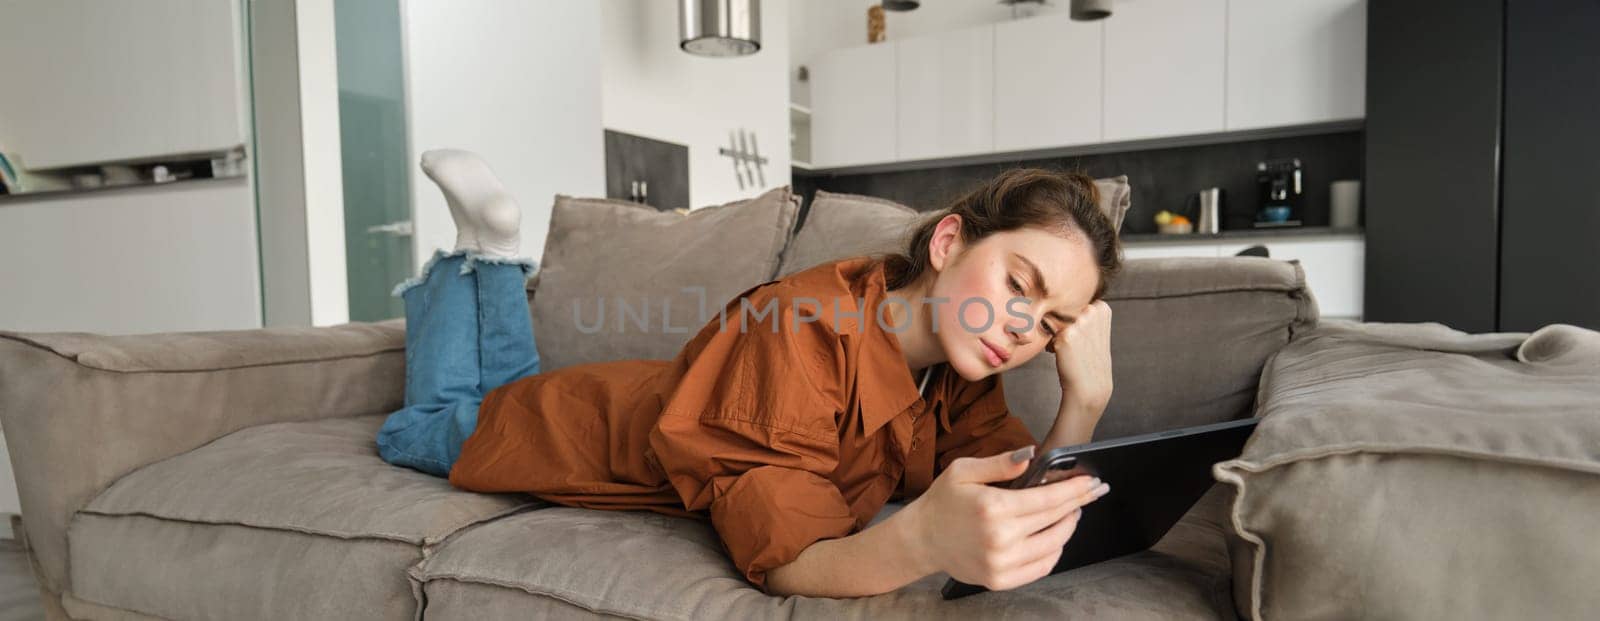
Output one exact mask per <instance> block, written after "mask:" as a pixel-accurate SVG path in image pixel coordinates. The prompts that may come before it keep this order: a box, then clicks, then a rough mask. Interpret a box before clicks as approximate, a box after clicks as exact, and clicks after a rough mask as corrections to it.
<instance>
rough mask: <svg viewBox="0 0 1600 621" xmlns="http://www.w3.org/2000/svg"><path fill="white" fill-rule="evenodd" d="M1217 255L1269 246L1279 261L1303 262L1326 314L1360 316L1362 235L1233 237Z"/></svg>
mask: <svg viewBox="0 0 1600 621" xmlns="http://www.w3.org/2000/svg"><path fill="white" fill-rule="evenodd" d="M1229 241H1230V242H1231V243H1226V244H1221V245H1219V246H1218V247H1217V256H1222V257H1231V256H1233V255H1236V254H1238V253H1239V251H1241V250H1244V249H1245V248H1248V247H1250V246H1256V245H1261V246H1266V247H1267V254H1268V255H1269V256H1271V257H1272V258H1273V259H1277V260H1279V261H1299V262H1300V268H1301V269H1303V270H1305V273H1306V284H1307V285H1308V286H1310V287H1311V293H1312V295H1315V296H1316V297H1317V308H1318V309H1319V310H1320V311H1321V313H1322V316H1323V317H1338V318H1346V319H1358V318H1360V317H1361V316H1362V294H1363V289H1364V284H1363V283H1364V273H1365V270H1366V243H1365V242H1364V241H1363V240H1362V239H1361V238H1322V239H1282V240H1263V239H1254V240H1229Z"/></svg>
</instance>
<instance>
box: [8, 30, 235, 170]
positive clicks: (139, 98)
mask: <svg viewBox="0 0 1600 621" xmlns="http://www.w3.org/2000/svg"><path fill="white" fill-rule="evenodd" d="M238 9H239V3H238V2H227V1H223V2H216V1H210V2H193V1H191V0H141V1H140V2H95V1H92V0H50V1H47V2H10V3H6V4H5V8H4V9H3V10H0V13H3V16H0V58H4V59H5V60H6V68H5V84H4V85H3V86H0V125H3V126H5V130H4V132H5V138H6V139H7V140H8V142H7V144H3V145H0V148H3V149H5V151H6V152H8V153H12V154H15V155H16V156H18V157H19V158H20V159H21V160H22V163H23V165H24V166H26V167H27V168H30V169H34V170H44V169H50V168H60V167H67V166H80V165H85V164H100V163H107V162H116V161H124V160H138V159H147V158H153V157H161V156H171V155H178V154H199V153H215V152H220V151H225V150H228V149H232V148H236V147H238V146H240V145H242V144H244V141H245V108H244V103H243V101H244V87H243V82H244V79H243V78H244V73H243V71H244V70H243V63H242V60H241V57H240V54H239V51H240V47H241V44H242V42H241V26H240V20H239V15H238Z"/></svg>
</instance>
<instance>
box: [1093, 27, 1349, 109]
mask: <svg viewBox="0 0 1600 621" xmlns="http://www.w3.org/2000/svg"><path fill="white" fill-rule="evenodd" d="M1118 8H1119V9H1120V8H1121V7H1120V6H1119V7H1118ZM1366 85H1367V3H1366V1H1365V0H1293V1H1292V2H1285V1H1284V0H1229V5H1228V129H1250V128H1257V127H1273V126H1278V125H1299V124H1303V123H1318V122H1324V121H1335V120H1343V119H1358V118H1361V117H1363V116H1365V115H1366Z"/></svg>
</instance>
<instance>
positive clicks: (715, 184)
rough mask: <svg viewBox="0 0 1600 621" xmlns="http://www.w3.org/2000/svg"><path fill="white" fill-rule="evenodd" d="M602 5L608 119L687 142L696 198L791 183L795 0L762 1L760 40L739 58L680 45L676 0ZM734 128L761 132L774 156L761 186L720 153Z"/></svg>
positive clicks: (610, 125) (744, 194) (608, 123)
mask: <svg viewBox="0 0 1600 621" xmlns="http://www.w3.org/2000/svg"><path fill="white" fill-rule="evenodd" d="M807 1H809V0H800V1H797V2H796V4H804V3H805V2H807ZM601 7H602V8H601V16H602V18H603V25H602V31H603V33H602V34H603V41H604V64H603V66H602V71H603V76H604V79H603V83H604V88H603V97H602V100H603V104H604V114H603V115H602V117H601V118H602V121H603V122H604V124H605V127H606V129H613V130H617V131H622V132H627V133H630V134H636V135H640V136H645V137H647V138H654V139H657V140H665V141H668V142H675V143H678V144H683V145H687V146H688V147H689V206H690V207H692V208H695V207H704V206H707V205H716V204H721V203H725V202H728V201H733V200H738V199H742V198H748V197H751V196H755V195H757V194H760V193H761V192H762V191H765V190H766V189H770V188H774V187H778V186H782V185H786V184H788V183H789V181H790V179H789V177H790V175H789V109H788V102H789V86H788V79H787V77H786V75H787V73H788V67H789V43H790V42H789V24H788V21H789V2H788V1H786V0H766V1H765V2H762V3H761V50H760V51H759V52H757V53H755V54H753V55H750V56H744V57H738V58H706V57H701V56H695V55H692V54H689V53H687V52H684V51H683V50H681V49H679V48H678V3H677V2H665V1H662V0H606V1H605V2H603V3H601ZM736 129H744V130H747V131H749V132H751V133H753V134H755V136H756V142H757V144H758V145H759V147H760V152H761V155H763V156H765V157H766V158H767V164H766V165H765V166H764V167H763V172H764V173H765V175H766V185H765V186H764V187H760V188H753V187H748V186H747V187H745V188H744V189H740V188H739V183H738V180H737V178H735V177H734V172H733V162H732V160H731V159H729V158H728V157H725V156H722V155H719V154H718V153H717V148H718V147H727V146H729V132H731V131H732V130H736ZM602 189H603V188H602Z"/></svg>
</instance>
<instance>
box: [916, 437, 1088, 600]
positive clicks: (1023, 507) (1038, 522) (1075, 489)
mask: <svg viewBox="0 0 1600 621" xmlns="http://www.w3.org/2000/svg"><path fill="white" fill-rule="evenodd" d="M1032 456H1033V447H1031V446H1029V447H1026V448H1024V449H1021V450H1019V451H1013V452H1011V453H1001V454H999V455H995V456H992V457H985V458H982V459H978V458H972V457H963V458H961V459H957V460H955V461H954V462H952V463H951V464H950V467H949V468H946V469H945V470H944V472H942V473H940V475H939V477H938V478H937V479H934V481H933V484H932V485H931V486H929V488H928V491H927V492H925V493H923V494H922V495H921V496H919V497H917V499H916V500H915V501H912V503H911V504H910V505H907V506H906V509H905V510H904V511H902V512H901V513H910V514H911V517H912V522H911V523H912V525H913V526H912V527H911V532H912V533H913V539H912V541H911V542H908V545H912V546H914V547H915V548H916V549H918V550H921V554H920V555H919V556H918V558H919V565H920V568H919V569H920V570H921V571H922V572H923V573H933V572H936V571H944V572H947V573H949V574H950V576H951V577H953V578H955V579H957V580H960V581H962V582H965V583H968V584H977V585H982V586H984V587H987V588H989V589H991V590H1003V589H1010V588H1013V587H1018V586H1021V585H1024V584H1027V583H1029V582H1033V581H1034V580H1038V579H1039V578H1042V577H1044V576H1046V575H1049V573H1050V570H1051V569H1053V568H1055V565H1056V561H1057V560H1059V559H1060V557H1061V548H1062V546H1064V545H1066V543H1067V540H1068V539H1070V538H1071V537H1072V533H1073V531H1074V530H1076V528H1077V526H1078V516H1079V515H1080V514H1081V512H1080V509H1081V508H1082V507H1083V506H1084V505H1087V504H1089V503H1091V502H1094V501H1095V500H1096V499H1098V498H1099V497H1101V496H1103V495H1105V494H1106V492H1108V491H1110V489H1111V487H1110V486H1109V485H1107V484H1104V483H1101V482H1100V480H1099V479H1096V478H1094V477H1090V476H1087V475H1085V476H1078V477H1073V478H1071V479H1067V480H1063V481H1057V482H1054V483H1048V484H1045V485H1041V486H1038V487H1032V488H1028V489H1021V490H1011V489H1002V488H998V487H993V486H991V485H989V483H999V482H1004V481H1009V480H1011V479H1015V478H1017V477H1019V476H1021V475H1022V473H1023V471H1024V470H1026V469H1027V468H1028V461H1029V459H1030V458H1032Z"/></svg>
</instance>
